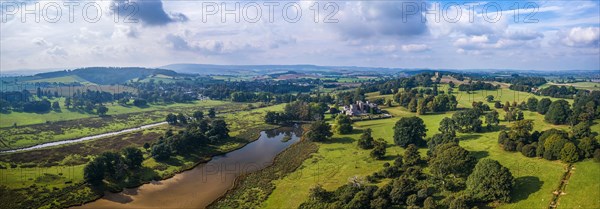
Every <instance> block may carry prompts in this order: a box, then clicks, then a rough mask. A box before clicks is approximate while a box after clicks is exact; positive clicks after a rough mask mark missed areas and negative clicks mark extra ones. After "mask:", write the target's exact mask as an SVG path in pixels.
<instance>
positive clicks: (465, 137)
mask: <svg viewBox="0 0 600 209" xmlns="http://www.w3.org/2000/svg"><path fill="white" fill-rule="evenodd" d="M479 137H481V134H469V135H463V136H460V137H459V138H458V140H460V141H468V140H475V139H478V138H479Z"/></svg>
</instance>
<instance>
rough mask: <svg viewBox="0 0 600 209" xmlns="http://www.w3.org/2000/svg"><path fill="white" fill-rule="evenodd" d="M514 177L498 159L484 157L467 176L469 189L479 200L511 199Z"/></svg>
mask: <svg viewBox="0 0 600 209" xmlns="http://www.w3.org/2000/svg"><path fill="white" fill-rule="evenodd" d="M513 184H514V177H513V176H512V174H511V173H510V171H509V170H508V169H507V168H506V167H504V166H502V165H500V163H498V161H495V160H491V159H482V160H480V161H479V162H478V163H477V165H475V169H474V170H473V173H471V175H469V177H468V178H467V191H468V193H469V194H470V195H472V197H473V198H474V199H475V200H478V201H485V202H487V201H495V200H499V201H502V202H509V201H510V191H511V190H512V187H513Z"/></svg>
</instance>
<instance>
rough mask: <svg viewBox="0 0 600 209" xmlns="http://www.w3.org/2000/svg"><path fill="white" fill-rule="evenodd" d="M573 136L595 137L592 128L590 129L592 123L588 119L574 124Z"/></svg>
mask: <svg viewBox="0 0 600 209" xmlns="http://www.w3.org/2000/svg"><path fill="white" fill-rule="evenodd" d="M571 136H572V137H573V138H575V139H583V138H585V137H593V134H592V130H591V129H590V124H589V123H588V122H587V121H586V122H580V123H578V124H577V125H575V126H573V128H572V129H571Z"/></svg>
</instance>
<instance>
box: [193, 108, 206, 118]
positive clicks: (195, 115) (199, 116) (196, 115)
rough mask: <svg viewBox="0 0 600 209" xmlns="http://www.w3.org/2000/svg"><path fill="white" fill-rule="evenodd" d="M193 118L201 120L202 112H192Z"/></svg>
mask: <svg viewBox="0 0 600 209" xmlns="http://www.w3.org/2000/svg"><path fill="white" fill-rule="evenodd" d="M194 118H195V119H196V120H202V118H204V112H202V110H197V111H195V112H194Z"/></svg>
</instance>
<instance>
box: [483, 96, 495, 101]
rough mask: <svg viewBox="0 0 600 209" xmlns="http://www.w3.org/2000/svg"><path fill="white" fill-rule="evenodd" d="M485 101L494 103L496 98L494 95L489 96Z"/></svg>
mask: <svg viewBox="0 0 600 209" xmlns="http://www.w3.org/2000/svg"><path fill="white" fill-rule="evenodd" d="M485 100H486V101H487V102H493V101H494V96H493V95H487V97H485Z"/></svg>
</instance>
